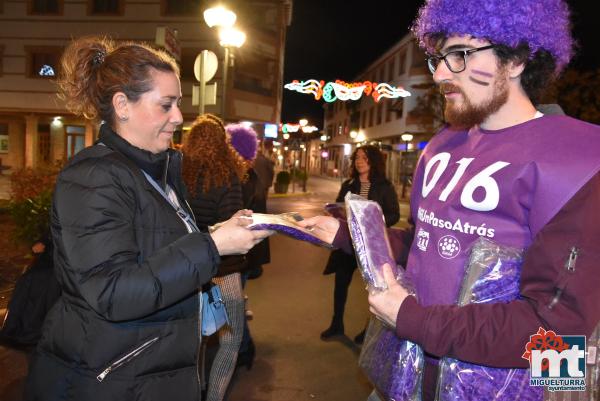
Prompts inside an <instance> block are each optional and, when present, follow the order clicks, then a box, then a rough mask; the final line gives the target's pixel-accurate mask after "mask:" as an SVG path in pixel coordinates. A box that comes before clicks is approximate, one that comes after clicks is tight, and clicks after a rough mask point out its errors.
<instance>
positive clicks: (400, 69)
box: [398, 50, 406, 75]
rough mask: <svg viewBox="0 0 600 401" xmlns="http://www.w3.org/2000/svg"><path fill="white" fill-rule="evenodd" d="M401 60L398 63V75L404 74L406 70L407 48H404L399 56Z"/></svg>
mask: <svg viewBox="0 0 600 401" xmlns="http://www.w3.org/2000/svg"><path fill="white" fill-rule="evenodd" d="M399 60H400V62H399V63H398V75H402V74H404V73H405V72H406V50H402V52H401V53H400V56H399Z"/></svg>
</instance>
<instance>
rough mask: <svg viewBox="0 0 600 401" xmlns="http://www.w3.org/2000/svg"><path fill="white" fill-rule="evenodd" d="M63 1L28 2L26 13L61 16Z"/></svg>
mask: <svg viewBox="0 0 600 401" xmlns="http://www.w3.org/2000/svg"><path fill="white" fill-rule="evenodd" d="M62 10H63V0H29V1H28V2H27V13H28V14H30V15H61V14H62Z"/></svg>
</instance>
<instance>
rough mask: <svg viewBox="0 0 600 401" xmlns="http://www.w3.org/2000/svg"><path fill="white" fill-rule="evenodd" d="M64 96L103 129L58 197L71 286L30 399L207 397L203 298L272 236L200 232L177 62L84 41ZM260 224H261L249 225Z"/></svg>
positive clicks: (65, 75)
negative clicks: (229, 266) (177, 139)
mask: <svg viewBox="0 0 600 401" xmlns="http://www.w3.org/2000/svg"><path fill="white" fill-rule="evenodd" d="M60 70H61V77H60V79H59V87H60V91H61V94H62V95H63V99H65V100H66V102H67V107H68V108H69V110H71V111H72V112H73V113H74V114H76V115H83V116H85V117H87V118H91V119H96V120H98V121H100V120H102V121H103V123H102V125H101V126H100V135H99V142H97V143H96V144H95V145H93V146H91V147H88V148H86V149H84V150H82V151H81V152H79V153H78V154H76V155H75V156H74V157H73V158H72V159H71V160H70V161H69V163H68V164H67V165H66V167H65V168H64V169H63V170H62V172H61V173H60V175H59V177H58V179H57V182H56V187H55V190H54V198H53V203H52V215H51V229H52V236H53V240H54V246H55V251H54V255H55V257H54V262H55V266H54V267H55V270H56V275H57V278H58V281H59V283H60V285H61V288H62V294H61V296H60V298H59V300H58V301H57V302H56V303H55V304H54V306H53V307H52V309H51V310H50V312H49V313H48V315H47V317H46V320H45V322H44V326H43V329H42V336H41V339H40V341H39V342H38V345H37V349H36V351H35V354H34V355H33V357H32V361H31V364H30V367H29V377H28V381H27V384H26V385H25V389H26V390H25V391H26V394H25V397H24V398H25V400H35V401H45V400H48V401H58V400H61V401H96V400H97V401H105V400H111V401H129V400H144V401H154V400H156V401H159V400H161V401H162V400H166V399H173V400H183V401H197V400H199V399H200V386H199V380H198V368H197V360H198V351H199V346H200V342H201V335H200V323H201V316H200V305H201V304H200V301H201V293H200V292H199V288H200V287H201V286H202V285H203V284H204V283H206V282H207V281H209V280H210V279H211V277H212V276H213V275H214V274H215V272H216V270H217V266H218V264H219V262H220V260H221V256H220V255H229V254H239V253H245V252H247V251H248V250H249V249H250V248H251V247H252V246H253V245H254V243H256V242H258V241H259V240H260V239H261V238H262V237H263V236H264V235H268V233H267V232H263V233H262V234H260V233H259V232H256V231H251V230H249V229H247V228H246V227H245V225H247V223H246V222H247V219H240V218H238V217H237V216H236V217H235V218H232V219H230V220H229V221H227V222H226V223H225V224H223V226H222V227H221V228H220V229H219V230H217V231H216V232H215V233H211V234H206V233H202V232H199V231H198V229H197V227H196V225H195V223H194V220H193V218H192V216H191V210H190V209H189V207H188V206H187V203H186V202H185V198H184V195H183V194H184V187H183V182H182V179H181V170H180V167H181V154H180V153H179V152H176V151H174V150H172V149H170V144H171V140H172V137H173V132H174V131H175V129H176V128H177V127H178V126H179V125H181V123H182V122H183V118H182V115H181V111H180V110H179V104H180V101H181V86H180V83H179V69H178V67H177V64H176V63H175V61H174V60H173V59H172V58H171V57H170V56H168V55H167V54H166V53H164V52H161V51H158V50H154V49H152V48H151V47H149V46H146V45H142V44H136V43H130V42H120V43H119V44H114V43H113V42H112V41H110V40H108V39H105V38H82V39H78V40H75V41H74V42H73V43H72V44H71V45H69V46H68V47H67V49H66V50H65V52H64V53H63V56H62V59H61V69H60ZM246 214H248V213H246Z"/></svg>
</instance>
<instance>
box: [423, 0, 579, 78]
mask: <svg viewBox="0 0 600 401" xmlns="http://www.w3.org/2000/svg"><path fill="white" fill-rule="evenodd" d="M412 31H413V32H414V34H415V36H416V37H417V39H418V40H419V45H420V46H421V47H423V48H425V49H426V50H427V51H428V52H430V53H433V51H434V49H433V48H432V44H431V43H428V42H427V36H428V35H431V34H438V33H441V34H443V35H445V36H451V35H470V36H472V37H474V38H479V39H487V40H489V41H490V42H492V43H496V44H502V45H506V46H509V47H517V46H518V45H519V44H520V43H527V44H528V45H529V49H530V51H531V56H533V55H534V54H535V53H536V52H538V51H539V50H540V49H544V50H546V51H547V52H549V53H550V54H552V56H553V57H554V59H555V61H556V72H560V71H561V70H562V69H563V68H564V67H565V66H566V65H567V64H568V63H569V60H570V59H571V56H572V55H573V38H572V37H571V32H570V23H569V9H568V7H567V5H566V4H565V2H564V1H563V0H486V1H481V0H427V1H426V3H425V5H423V7H421V9H420V10H419V15H418V16H417V19H416V20H415V22H414V24H413V27H412Z"/></svg>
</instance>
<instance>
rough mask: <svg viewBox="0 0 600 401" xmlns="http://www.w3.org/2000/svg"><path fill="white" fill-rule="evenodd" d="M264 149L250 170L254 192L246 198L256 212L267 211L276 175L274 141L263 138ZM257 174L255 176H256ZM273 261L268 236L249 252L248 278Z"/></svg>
mask: <svg viewBox="0 0 600 401" xmlns="http://www.w3.org/2000/svg"><path fill="white" fill-rule="evenodd" d="M262 145H263V150H262V151H259V152H258V153H257V154H256V158H255V159H254V162H253V165H252V171H249V172H248V173H249V175H250V178H249V180H248V185H250V184H253V185H254V189H253V190H252V194H249V196H248V198H247V199H246V202H245V206H246V208H248V209H251V210H252V211H254V212H256V213H267V199H268V196H269V188H270V187H271V185H273V177H274V175H275V162H273V160H272V159H271V154H272V152H273V142H272V141H270V140H263V143H262ZM254 176H255V177H254ZM270 262H271V248H270V242H269V239H268V238H267V239H266V240H265V241H262V242H261V243H260V244H259V245H258V246H257V247H255V248H254V249H253V250H252V252H248V265H249V269H248V273H247V274H246V278H247V279H250V280H252V279H256V278H259V277H260V276H261V275H262V273H263V265H265V264H268V263H270Z"/></svg>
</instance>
